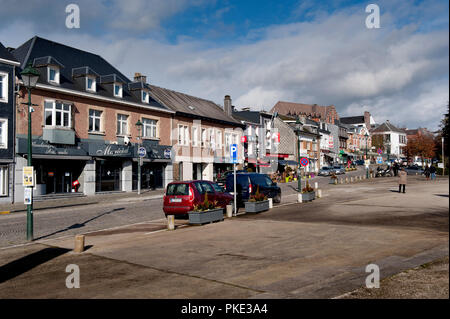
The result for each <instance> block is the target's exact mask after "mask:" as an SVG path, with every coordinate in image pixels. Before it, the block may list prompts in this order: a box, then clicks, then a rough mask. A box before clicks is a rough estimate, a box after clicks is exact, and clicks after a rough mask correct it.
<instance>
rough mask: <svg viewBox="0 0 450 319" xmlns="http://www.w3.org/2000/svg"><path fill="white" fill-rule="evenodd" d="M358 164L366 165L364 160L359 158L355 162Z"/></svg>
mask: <svg viewBox="0 0 450 319" xmlns="http://www.w3.org/2000/svg"><path fill="white" fill-rule="evenodd" d="M354 163H355V164H356V165H364V160H357V161H355V162H354Z"/></svg>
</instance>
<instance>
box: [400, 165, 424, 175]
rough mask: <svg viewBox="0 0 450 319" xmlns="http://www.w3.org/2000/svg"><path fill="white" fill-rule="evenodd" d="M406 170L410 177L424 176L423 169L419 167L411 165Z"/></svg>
mask: <svg viewBox="0 0 450 319" xmlns="http://www.w3.org/2000/svg"><path fill="white" fill-rule="evenodd" d="M404 170H405V172H406V173H407V174H408V175H422V174H423V172H424V170H423V169H422V167H420V166H417V165H411V166H408V167H405V168H404Z"/></svg>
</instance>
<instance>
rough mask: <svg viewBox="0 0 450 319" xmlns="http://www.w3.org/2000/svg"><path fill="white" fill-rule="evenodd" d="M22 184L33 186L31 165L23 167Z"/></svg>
mask: <svg viewBox="0 0 450 319" xmlns="http://www.w3.org/2000/svg"><path fill="white" fill-rule="evenodd" d="M23 186H31V187H33V186H34V171H33V166H24V167H23Z"/></svg>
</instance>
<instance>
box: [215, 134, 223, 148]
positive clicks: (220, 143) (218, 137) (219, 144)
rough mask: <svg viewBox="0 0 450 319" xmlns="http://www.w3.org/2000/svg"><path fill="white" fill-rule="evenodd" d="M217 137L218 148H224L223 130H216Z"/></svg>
mask: <svg viewBox="0 0 450 319" xmlns="http://www.w3.org/2000/svg"><path fill="white" fill-rule="evenodd" d="M216 133H217V134H216V137H217V141H216V142H217V148H218V149H221V148H222V131H217V132H216Z"/></svg>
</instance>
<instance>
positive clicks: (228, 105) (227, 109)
mask: <svg viewBox="0 0 450 319" xmlns="http://www.w3.org/2000/svg"><path fill="white" fill-rule="evenodd" d="M223 110H224V111H225V113H226V114H227V115H229V116H232V114H233V107H232V105H231V97H230V96H229V95H225V98H224V99H223Z"/></svg>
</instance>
